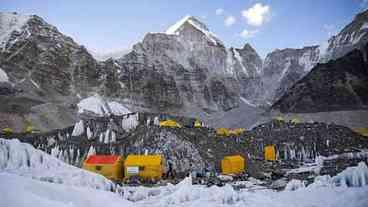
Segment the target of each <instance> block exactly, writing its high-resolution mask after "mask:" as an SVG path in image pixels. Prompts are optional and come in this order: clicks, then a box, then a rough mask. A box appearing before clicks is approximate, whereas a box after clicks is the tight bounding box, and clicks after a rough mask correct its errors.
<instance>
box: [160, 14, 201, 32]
mask: <svg viewBox="0 0 368 207" xmlns="http://www.w3.org/2000/svg"><path fill="white" fill-rule="evenodd" d="M185 23H188V24H191V25H192V26H194V27H196V28H197V27H198V28H197V29H199V30H201V31H202V30H204V31H208V28H207V26H206V25H205V24H204V23H202V22H201V21H199V20H198V19H197V18H195V17H194V16H190V15H187V16H185V17H183V18H182V19H180V20H179V21H177V22H176V23H175V24H173V25H172V26H171V27H169V28H168V29H167V30H166V32H165V33H166V34H178V32H179V30H180V29H181V28H182V27H183V26H184V25H185Z"/></svg>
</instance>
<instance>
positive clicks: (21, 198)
mask: <svg viewBox="0 0 368 207" xmlns="http://www.w3.org/2000/svg"><path fill="white" fill-rule="evenodd" d="M367 181H368V167H367V165H366V164H365V163H363V162H361V163H359V165H358V166H356V167H350V168H347V169H346V170H344V171H343V172H341V173H339V174H338V175H336V176H334V177H330V176H320V177H317V178H316V179H315V181H314V183H313V184H311V185H308V186H306V184H305V183H304V182H303V181H298V180H292V181H291V182H289V183H288V185H287V188H286V189H285V190H284V191H281V192H277V191H274V190H271V189H265V188H264V187H262V186H260V184H262V183H261V182H260V181H258V180H255V179H249V181H242V182H240V183H237V184H239V185H244V186H246V187H247V188H246V189H241V190H239V191H237V190H234V188H233V187H232V186H230V185H225V186H224V187H217V186H212V187H206V186H201V185H192V181H191V179H190V178H186V179H184V180H183V181H182V182H180V183H179V184H177V185H171V184H168V185H166V186H161V187H154V188H148V187H143V186H140V187H121V188H118V189H117V192H119V193H114V192H109V190H110V188H112V187H113V184H112V183H111V182H110V181H108V180H107V179H105V178H104V177H102V176H100V175H97V174H94V173H90V172H87V171H85V170H83V169H79V168H76V167H73V166H70V165H68V164H65V163H64V162H62V161H60V160H58V159H56V158H54V157H52V156H51V155H49V154H47V153H44V152H42V151H40V150H36V149H34V148H33V147H32V146H31V145H29V144H25V143H20V142H19V141H18V140H5V139H0V195H1V199H0V206H1V207H2V206H6V207H22V206H30V205H31V206H33V205H36V206H37V207H49V206H60V207H64V206H68V207H70V206H80V207H87V206H88V207H90V206H92V207H94V206H98V207H100V206H104V207H115V206H124V207H127V206H138V207H139V206H149V207H155V206H160V207H161V206H183V207H184V206H185V207H190V206H250V207H252V206H254V207H256V206H257V207H263V206H267V207H269V206H273V207H294V206H299V207H304V206H305V207H310V206H314V207H319V206H320V207H324V206H334V207H346V206H353V207H366V206H368V196H367V195H368V182H367ZM357 186H359V187H357ZM341 195H343V196H341Z"/></svg>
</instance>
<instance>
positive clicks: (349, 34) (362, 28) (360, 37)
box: [323, 10, 368, 61]
mask: <svg viewBox="0 0 368 207" xmlns="http://www.w3.org/2000/svg"><path fill="white" fill-rule="evenodd" d="M367 42H368V10H366V11H364V12H362V13H359V14H358V15H356V16H355V18H354V20H353V21H352V22H351V23H350V24H348V25H346V26H345V27H344V28H343V29H342V30H341V31H340V32H339V33H338V34H337V35H335V36H333V37H332V38H331V39H329V41H328V47H327V49H326V51H325V57H324V58H323V59H324V61H328V60H331V59H337V58H339V57H342V56H344V55H346V54H347V53H349V52H350V51H352V50H353V49H359V48H362V47H364V46H365V44H366V43H367Z"/></svg>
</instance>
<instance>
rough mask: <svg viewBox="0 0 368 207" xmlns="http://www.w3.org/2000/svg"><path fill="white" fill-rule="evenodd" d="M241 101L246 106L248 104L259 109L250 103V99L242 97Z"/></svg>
mask: <svg viewBox="0 0 368 207" xmlns="http://www.w3.org/2000/svg"><path fill="white" fill-rule="evenodd" d="M240 100H241V101H243V102H244V103H245V104H248V105H249V106H252V107H257V106H256V105H255V104H252V102H250V101H249V100H248V99H246V98H244V97H240Z"/></svg>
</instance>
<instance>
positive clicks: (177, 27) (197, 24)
mask: <svg viewBox="0 0 368 207" xmlns="http://www.w3.org/2000/svg"><path fill="white" fill-rule="evenodd" d="M186 25H190V26H192V27H193V28H194V29H196V30H198V31H200V32H201V33H203V34H204V35H205V36H206V37H207V39H208V40H209V41H210V42H212V43H213V44H215V45H222V46H223V45H224V44H223V43H222V42H221V40H219V39H218V38H217V36H216V35H215V34H213V33H212V32H210V31H209V29H208V27H207V26H206V25H205V24H204V23H203V22H201V21H199V20H198V19H197V18H195V17H194V16H190V15H187V16H185V17H183V18H182V19H180V20H179V21H177V22H176V23H175V24H173V25H172V26H171V27H169V28H168V29H167V30H166V32H165V33H166V34H168V35H180V32H181V30H182V29H183V28H184V27H185V26H186Z"/></svg>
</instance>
